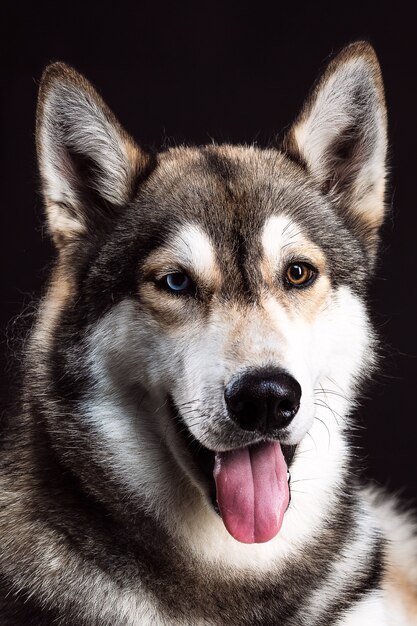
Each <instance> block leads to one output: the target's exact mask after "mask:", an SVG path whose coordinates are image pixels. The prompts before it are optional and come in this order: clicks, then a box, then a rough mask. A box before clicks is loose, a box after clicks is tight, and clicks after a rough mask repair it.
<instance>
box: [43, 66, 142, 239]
mask: <svg viewBox="0 0 417 626" xmlns="http://www.w3.org/2000/svg"><path fill="white" fill-rule="evenodd" d="M36 138H37V153H38V161H39V167H40V173H41V179H42V188H43V195H44V199H45V205H46V211H47V217H48V224H49V229H50V232H51V234H52V237H53V239H54V241H55V243H56V244H57V245H58V247H62V246H63V245H65V244H66V243H67V242H68V241H71V240H73V239H74V238H79V237H82V236H84V235H88V233H89V232H92V231H94V230H98V229H99V228H100V226H101V225H102V223H103V220H104V221H105V220H107V219H109V218H111V216H112V215H114V214H115V213H116V212H117V210H120V208H121V207H122V206H123V205H125V204H126V203H127V202H129V200H130V199H131V198H132V196H133V194H134V192H135V190H136V186H137V182H138V179H139V178H140V177H141V176H143V175H144V173H145V172H146V171H147V170H148V169H149V167H150V157H149V156H148V155H147V154H146V153H144V152H143V151H142V150H140V149H139V148H138V147H137V146H136V144H135V142H134V141H133V140H132V139H131V137H130V136H129V135H128V134H127V133H126V132H125V131H124V130H123V128H122V127H121V125H120V124H119V122H118V121H117V120H116V118H115V116H114V115H113V113H112V112H111V111H110V109H109V108H108V107H107V106H106V104H105V103H104V102H103V100H102V98H101V97H100V96H99V95H98V93H97V92H96V91H95V90H94V88H93V87H92V85H91V84H90V83H89V82H88V81H87V80H86V79H85V78H84V77H83V76H81V75H80V74H78V73H77V72H76V71H75V70H73V69H72V68H70V67H69V66H67V65H65V64H63V63H53V64H52V65H49V66H48V67H47V68H46V70H45V72H44V74H43V76H42V80H41V85H40V90H39V100H38V109H37V119H36Z"/></svg>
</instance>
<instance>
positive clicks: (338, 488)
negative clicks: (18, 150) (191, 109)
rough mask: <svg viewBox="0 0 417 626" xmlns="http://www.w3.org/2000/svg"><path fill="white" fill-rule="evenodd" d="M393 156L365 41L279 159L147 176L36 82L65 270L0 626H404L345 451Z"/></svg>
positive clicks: (18, 481)
mask: <svg viewBox="0 0 417 626" xmlns="http://www.w3.org/2000/svg"><path fill="white" fill-rule="evenodd" d="M386 146H387V138H386V111H385V103H384V93H383V85H382V80H381V73H380V68H379V65H378V61H377V58H376V56H375V53H374V51H373V49H372V47H371V46H370V45H369V44H368V43H364V42H359V43H355V44H352V45H350V46H348V47H347V48H345V49H344V50H342V52H341V53H340V54H339V55H338V56H336V57H335V58H334V59H333V60H332V61H331V62H330V64H329V65H328V67H327V69H326V70H325V72H324V74H323V75H322V77H321V78H320V79H319V81H318V82H317V84H316V86H315V87H314V89H313V91H312V93H311V95H310V96H309V98H308V100H307V102H306V104H305V106H304V108H303V109H302V112H301V114H300V115H299V117H298V118H297V119H296V121H295V123H294V124H293V126H292V127H291V128H290V129H289V131H288V132H287V133H286V135H285V137H284V139H283V142H282V144H280V146H279V147H277V148H274V149H272V148H270V149H259V148H257V147H254V146H231V145H209V146H204V147H195V148H188V147H179V148H178V147H177V148H172V149H168V150H167V151H165V152H162V153H160V154H152V153H150V152H148V151H145V150H144V149H142V148H140V147H138V146H137V145H136V144H135V143H134V141H133V140H132V139H131V137H130V136H129V135H128V134H127V133H126V132H125V131H124V130H123V129H122V127H121V126H120V124H119V123H118V121H117V120H116V119H115V117H114V116H113V114H112V113H111V112H110V110H109V109H108V108H107V106H106V105H105V104H104V102H103V101H102V100H101V98H100V96H99V95H98V94H97V93H96V92H95V91H94V89H93V88H92V86H91V85H90V84H89V83H88V82H87V81H86V80H85V79H84V78H83V77H82V76H80V75H79V74H77V73H76V72H75V71H74V70H72V69H71V68H69V67H67V66H66V65H63V64H61V63H57V64H53V65H50V66H49V67H48V68H47V69H46V71H45V73H44V76H43V78H42V82H41V87H40V96H39V108H38V117H37V149H38V157H39V165H40V172H41V178H42V185H43V194H44V199H45V206H46V214H47V219H48V227H49V231H50V234H51V236H52V238H53V241H54V242H55V244H56V249H57V260H56V263H55V267H54V269H53V272H52V276H51V278H50V282H49V286H48V290H47V293H46V294H45V297H44V299H43V301H42V303H41V306H40V309H39V315H38V318H37V321H36V324H35V326H34V328H33V331H32V334H31V337H30V340H29V341H28V343H27V344H26V345H25V353H26V356H25V366H24V377H23V383H22V387H21V389H22V394H21V395H22V397H21V402H20V408H19V411H17V412H16V413H15V414H14V416H13V417H10V418H9V420H8V423H7V424H6V426H5V428H4V432H3V433H2V437H1V450H0V459H1V460H0V623H1V625H2V626H17V625H19V626H21V625H25V626H28V625H33V626H35V625H36V626H41V625H42V626H46V625H52V624H55V625H66V626H70V625H71V626H83V625H85V626H87V625H88V626H93V625H94V626H106V625H108V626H118V625H120V626H122V625H123V626H133V625H146V624H155V625H167V626H171V625H172V626H181V625H184V626H185V625H192V626H198V625H207V626H210V625H212V626H221V625H225V626H226V625H227V626H256V625H259V626H261V625H262V626H267V625H268V626H316V625H320V626H324V625H326V626H330V625H333V626H336V625H337V626H359V625H360V626H364V625H365V624H366V625H371V624H372V625H378V626H401V625H406V624H407V625H411V624H416V623H417V617H416V616H417V566H416V563H417V558H416V557H417V542H416V540H415V539H414V538H413V527H412V523H411V521H410V520H409V519H408V518H407V517H404V516H403V515H402V514H398V513H396V511H395V507H394V506H393V505H392V504H391V503H390V502H387V501H386V500H384V499H383V498H381V497H380V496H379V495H378V494H375V493H374V492H372V491H370V490H369V489H368V490H367V489H364V488H363V487H361V486H360V485H359V482H358V481H357V478H356V476H355V467H354V465H355V463H354V459H353V455H352V452H351V445H350V431H351V428H352V426H353V418H352V411H353V409H354V408H355V402H356V399H357V397H358V393H359V390H360V387H361V385H362V383H363V381H364V380H365V379H366V378H367V377H368V376H369V374H370V373H371V372H372V370H373V368H374V364H375V357H374V354H375V344H376V340H375V335H374V332H373V330H372V328H371V326H370V322H369V319H368V314H367V304H366V290H367V286H368V283H369V281H370V279H372V275H373V272H374V267H375V257H376V253H377V247H378V231H379V227H380V226H381V223H382V221H383V217H384V211H385V201H384V197H385V174H386Z"/></svg>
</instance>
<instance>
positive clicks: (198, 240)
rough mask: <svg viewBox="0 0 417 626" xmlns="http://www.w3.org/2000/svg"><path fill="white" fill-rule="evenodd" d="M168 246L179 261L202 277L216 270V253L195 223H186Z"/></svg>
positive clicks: (208, 239)
mask: <svg viewBox="0 0 417 626" xmlns="http://www.w3.org/2000/svg"><path fill="white" fill-rule="evenodd" d="M169 248H170V250H172V252H173V255H174V256H175V257H176V258H177V259H178V260H179V261H180V262H182V263H183V264H184V265H185V266H186V267H191V268H193V269H194V271H195V272H196V273H197V274H200V275H201V276H203V277H204V276H210V275H212V274H213V272H214V271H215V270H216V255H215V252H214V248H213V245H212V243H211V241H210V238H209V236H208V235H207V234H206V233H205V232H204V231H203V229H202V228H201V227H199V226H197V225H196V224H188V225H187V226H185V227H184V228H183V229H182V230H181V231H180V232H179V233H177V234H176V235H174V237H173V239H172V241H171V242H170V244H169Z"/></svg>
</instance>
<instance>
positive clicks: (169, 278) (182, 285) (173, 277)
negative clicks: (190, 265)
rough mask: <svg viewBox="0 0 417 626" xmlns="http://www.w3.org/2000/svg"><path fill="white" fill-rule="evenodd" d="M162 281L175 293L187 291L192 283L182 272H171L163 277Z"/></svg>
mask: <svg viewBox="0 0 417 626" xmlns="http://www.w3.org/2000/svg"><path fill="white" fill-rule="evenodd" d="M163 282H165V284H166V286H167V287H168V289H169V290H170V291H172V292H174V293H177V294H181V293H186V292H189V291H190V288H191V286H192V284H193V283H192V280H191V278H189V276H187V274H184V273H183V272H173V273H172V274H167V275H166V276H165V277H164V279H163Z"/></svg>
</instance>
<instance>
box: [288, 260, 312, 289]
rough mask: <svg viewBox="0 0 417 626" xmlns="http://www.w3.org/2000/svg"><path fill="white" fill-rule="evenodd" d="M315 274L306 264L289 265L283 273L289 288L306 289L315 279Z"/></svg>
mask: <svg viewBox="0 0 417 626" xmlns="http://www.w3.org/2000/svg"><path fill="white" fill-rule="evenodd" d="M316 275H317V272H316V271H315V270H314V268H313V267H311V265H309V264H308V263H301V262H299V263H297V262H296V263H291V265H289V266H288V267H287V271H286V273H285V279H286V283H287V285H288V286H289V287H306V286H307V285H309V284H311V283H312V282H313V280H314V279H315V277H316Z"/></svg>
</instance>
